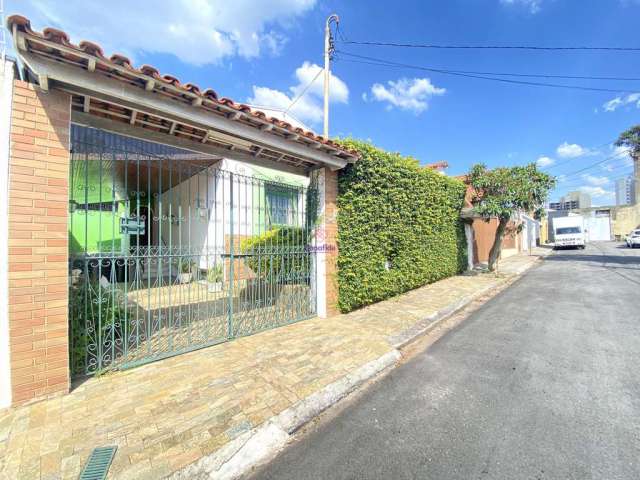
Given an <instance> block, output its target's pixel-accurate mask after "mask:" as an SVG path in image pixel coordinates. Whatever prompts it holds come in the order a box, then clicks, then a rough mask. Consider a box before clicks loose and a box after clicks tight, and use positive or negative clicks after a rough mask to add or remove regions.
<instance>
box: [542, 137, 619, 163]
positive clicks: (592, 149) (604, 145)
mask: <svg viewBox="0 0 640 480" xmlns="http://www.w3.org/2000/svg"><path fill="white" fill-rule="evenodd" d="M613 142H615V140H611V141H610V142H605V143H603V144H601V145H597V146H595V147H590V148H589V150H591V151H598V150H599V149H601V148H602V147H606V146H608V145H611V144H613ZM574 160H575V158H568V159H566V160H565V161H563V162H558V163H554V164H553V165H549V167H547V170H553V169H555V168H558V167H562V166H563V165H566V164H567V163H570V162H573V161H574Z"/></svg>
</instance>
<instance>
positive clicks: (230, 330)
mask: <svg viewBox="0 0 640 480" xmlns="http://www.w3.org/2000/svg"><path fill="white" fill-rule="evenodd" d="M233 215H234V211H233V173H229V258H230V261H229V282H228V283H229V318H228V319H227V334H228V335H229V338H231V337H233V287H234V280H233V263H234V258H233V253H234V252H233V248H234V245H233V243H234V241H235V239H234V238H233V224H234V223H235V219H234V217H233Z"/></svg>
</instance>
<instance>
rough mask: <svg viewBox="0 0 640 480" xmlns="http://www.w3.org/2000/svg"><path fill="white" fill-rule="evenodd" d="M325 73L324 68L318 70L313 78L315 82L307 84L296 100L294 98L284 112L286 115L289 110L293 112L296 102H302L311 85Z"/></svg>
mask: <svg viewBox="0 0 640 480" xmlns="http://www.w3.org/2000/svg"><path fill="white" fill-rule="evenodd" d="M322 72H324V68H321V69H319V70H318V73H316V76H315V77H313V80H311V81H310V82H309V83H307V85H306V86H305V87H304V88H303V89H302V91H301V92H300V93H299V94H298V95H297V96H296V98H294V99H293V100H292V101H291V103H290V104H289V106H288V107H287V109H286V110H285V111H284V112H283V113H284V114H286V113H287V112H288V111H289V110H291V107H293V106H294V105H295V104H296V102H297V101H298V100H300V99H301V98H302V96H303V95H304V94H305V93H307V90H309V88H310V87H311V85H313V82H315V81H316V80H317V79H318V77H319V76H320V74H321V73H322Z"/></svg>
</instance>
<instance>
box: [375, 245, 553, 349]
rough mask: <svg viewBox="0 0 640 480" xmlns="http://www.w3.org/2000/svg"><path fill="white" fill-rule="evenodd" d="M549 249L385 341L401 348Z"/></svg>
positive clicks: (516, 272)
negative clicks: (506, 275)
mask: <svg viewBox="0 0 640 480" xmlns="http://www.w3.org/2000/svg"><path fill="white" fill-rule="evenodd" d="M550 253H551V251H549V252H547V253H545V254H544V255H540V256H538V257H537V258H536V259H534V260H532V261H531V262H529V263H527V264H524V265H521V266H520V267H519V268H517V269H516V270H515V271H514V272H513V273H511V274H510V275H509V276H508V277H505V278H502V279H499V280H498V282H497V283H495V284H494V285H489V286H487V287H485V288H483V289H482V290H479V291H477V292H475V293H473V294H471V295H467V296H466V297H463V298H461V299H460V300H458V301H457V302H454V303H451V304H449V305H447V306H446V307H444V308H442V309H440V310H438V311H437V312H434V313H432V314H431V315H427V316H426V317H424V318H423V319H421V320H419V321H418V322H417V323H415V324H414V325H413V326H412V327H410V328H408V329H406V330H404V331H403V332H400V333H399V334H396V335H392V336H389V337H387V341H388V342H389V344H390V345H391V346H392V347H393V348H395V349H401V348H403V347H405V346H407V345H408V344H410V343H411V342H413V341H414V340H415V339H417V338H419V337H421V336H423V335H426V334H427V333H429V332H430V331H431V330H433V329H434V328H436V327H437V326H438V325H440V324H441V323H442V322H443V321H444V320H446V319H447V318H449V317H450V316H451V315H453V314H454V313H456V312H458V311H459V310H462V309H463V308H464V307H466V306H467V305H469V304H470V303H471V302H473V301H475V300H477V299H478V298H480V297H482V296H484V295H486V294H488V293H490V292H492V291H493V290H495V289H498V288H500V287H502V286H503V285H504V284H505V283H508V282H510V281H512V280H514V279H516V278H517V277H519V276H521V275H522V274H523V273H524V272H526V271H527V270H529V269H530V268H532V267H533V266H534V265H535V264H537V263H538V262H539V261H540V260H542V259H543V258H545V257H546V256H547V255H549V254H550Z"/></svg>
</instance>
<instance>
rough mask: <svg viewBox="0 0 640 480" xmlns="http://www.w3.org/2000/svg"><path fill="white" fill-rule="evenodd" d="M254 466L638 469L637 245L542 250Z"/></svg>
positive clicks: (479, 473)
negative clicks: (435, 335)
mask: <svg viewBox="0 0 640 480" xmlns="http://www.w3.org/2000/svg"><path fill="white" fill-rule="evenodd" d="M252 478H254V479H256V480H257V479H261V480H262V479H264V480H266V479H278V480H285V479H295V480H303V479H336V480H337V479H394V480H395V479H437V480H449V479H465V480H466V479H504V480H514V479H532V480H534V479H535V480H542V479H554V480H555V479H579V480H585V479H602V480H616V479H629V480H632V479H633V480H635V479H640V249H636V250H631V249H627V248H624V247H623V245H622V244H619V243H614V242H606V243H593V244H590V245H589V246H588V247H587V248H586V249H585V250H562V251H557V252H555V253H554V254H553V255H551V256H549V257H547V259H545V260H544V261H543V262H542V263H541V264H540V265H539V266H537V267H535V268H533V269H532V270H530V271H529V272H528V273H526V274H525V275H524V277H523V278H521V279H520V280H518V281H517V282H516V283H515V284H514V285H513V286H511V287H510V288H508V289H507V290H505V291H503V292H502V293H500V294H499V295H497V296H496V297H495V298H493V299H492V300H490V301H489V302H488V303H486V304H485V305H484V306H482V307H481V308H480V309H478V310H477V311H475V312H474V313H472V314H471V316H470V317H469V318H468V319H466V320H465V321H464V322H462V323H461V324H460V325H458V326H457V327H456V328H454V329H453V330H452V331H451V332H449V333H448V334H447V335H445V336H443V337H442V338H441V339H440V340H438V341H437V342H436V343H435V344H433V345H432V346H431V347H430V348H429V349H428V350H426V351H425V352H422V353H420V354H418V355H416V356H415V357H414V358H413V359H411V360H410V361H409V362H407V363H405V364H403V365H402V366H400V367H398V368H397V369H395V370H393V371H392V372H391V373H390V374H388V375H387V376H386V377H384V378H383V379H381V380H380V381H379V382H377V383H375V384H373V385H372V386H371V387H370V388H369V389H368V390H367V391H366V392H364V393H363V394H362V395H361V396H359V397H358V398H357V399H356V401H354V402H352V403H351V404H350V405H349V406H348V407H347V408H345V409H344V410H343V411H341V412H340V413H339V414H338V415H335V416H334V417H333V418H331V419H330V420H328V421H326V422H321V423H320V425H319V426H318V427H317V428H316V429H315V430H314V431H312V432H310V433H309V434H307V435H305V436H304V437H303V438H301V439H300V440H299V441H297V442H294V443H293V444H292V445H291V446H290V447H288V448H287V449H286V450H285V451H284V452H282V453H281V454H280V455H279V456H278V457H277V458H276V459H274V460H273V461H272V462H271V463H270V464H269V465H267V466H266V467H264V468H263V469H262V470H260V471H258V472H256V473H255V475H254V476H253V477H252Z"/></svg>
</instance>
